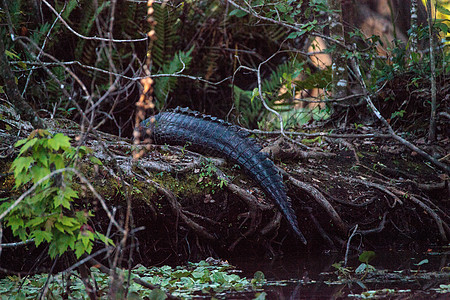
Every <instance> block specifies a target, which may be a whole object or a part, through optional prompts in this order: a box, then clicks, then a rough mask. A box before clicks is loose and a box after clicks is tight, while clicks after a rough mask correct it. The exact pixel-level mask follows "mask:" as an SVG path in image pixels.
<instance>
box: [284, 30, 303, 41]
mask: <svg viewBox="0 0 450 300" xmlns="http://www.w3.org/2000/svg"><path fill="white" fill-rule="evenodd" d="M305 32H306V30H305V29H302V30H300V31H294V32H291V33H290V34H289V35H288V36H287V38H288V39H295V38H296V37H299V36H302V35H303V34H304V33H305Z"/></svg>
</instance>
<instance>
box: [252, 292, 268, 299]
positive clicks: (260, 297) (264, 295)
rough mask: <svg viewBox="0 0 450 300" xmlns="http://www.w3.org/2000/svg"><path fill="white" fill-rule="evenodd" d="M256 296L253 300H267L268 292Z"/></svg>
mask: <svg viewBox="0 0 450 300" xmlns="http://www.w3.org/2000/svg"><path fill="white" fill-rule="evenodd" d="M255 296H256V298H254V299H253V300H266V296H267V293H266V292H262V293H256V295H255Z"/></svg>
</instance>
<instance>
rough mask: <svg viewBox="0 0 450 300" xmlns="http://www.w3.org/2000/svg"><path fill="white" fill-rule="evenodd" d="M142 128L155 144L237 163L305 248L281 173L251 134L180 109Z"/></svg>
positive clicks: (206, 116) (147, 121) (159, 115)
mask: <svg viewBox="0 0 450 300" xmlns="http://www.w3.org/2000/svg"><path fill="white" fill-rule="evenodd" d="M141 126H142V127H144V128H147V129H150V132H151V139H152V141H153V143H155V144H169V145H180V146H187V148H188V149H190V150H193V151H196V152H199V153H203V154H206V155H213V156H219V157H224V158H226V159H228V160H231V161H232V162H234V163H237V164H238V165H239V166H241V168H243V169H244V170H245V172H246V173H247V174H248V175H249V176H250V177H252V178H253V179H254V180H255V181H256V182H257V183H258V184H259V186H260V187H261V188H262V189H263V191H264V192H265V193H266V195H268V196H269V197H270V198H271V199H272V200H273V201H275V203H276V204H277V206H278V208H279V209H280V211H281V212H282V214H283V215H284V217H285V218H286V220H287V221H288V222H289V224H290V226H291V227H292V229H293V231H294V232H295V234H296V235H297V237H298V238H299V239H300V240H301V241H302V242H303V243H304V244H306V239H305V237H304V236H303V234H302V232H301V231H300V229H299V227H298V222H297V218H296V215H295V212H294V210H293V209H292V206H291V204H290V201H289V199H288V197H287V195H286V189H285V186H284V183H283V179H282V177H281V175H280V173H279V172H278V170H277V168H276V167H275V165H274V163H273V162H272V161H271V160H270V159H269V158H268V157H267V155H266V154H265V153H263V152H261V149H262V148H261V146H260V145H259V144H258V143H257V142H256V141H255V140H254V139H252V138H250V137H249V135H250V134H249V132H247V131H246V130H244V129H242V128H241V127H238V126H236V125H232V124H230V123H228V122H225V121H224V120H221V119H218V118H216V117H211V116H209V115H203V114H201V113H199V112H197V111H192V110H189V109H188V108H180V107H177V108H176V109H174V110H168V111H165V112H161V113H159V114H157V115H156V116H154V117H151V118H149V119H146V120H144V121H142V123H141Z"/></svg>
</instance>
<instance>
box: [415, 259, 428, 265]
mask: <svg viewBox="0 0 450 300" xmlns="http://www.w3.org/2000/svg"><path fill="white" fill-rule="evenodd" d="M427 263H429V261H428V259H426V258H425V259H423V260H421V261H420V262H419V263H417V264H414V265H416V266H421V265H424V264H427Z"/></svg>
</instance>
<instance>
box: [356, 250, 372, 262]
mask: <svg viewBox="0 0 450 300" xmlns="http://www.w3.org/2000/svg"><path fill="white" fill-rule="evenodd" d="M374 257H375V252H373V251H364V252H363V253H361V255H360V256H359V261H360V262H363V263H366V264H369V261H371V260H372V259H373V258H374Z"/></svg>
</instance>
